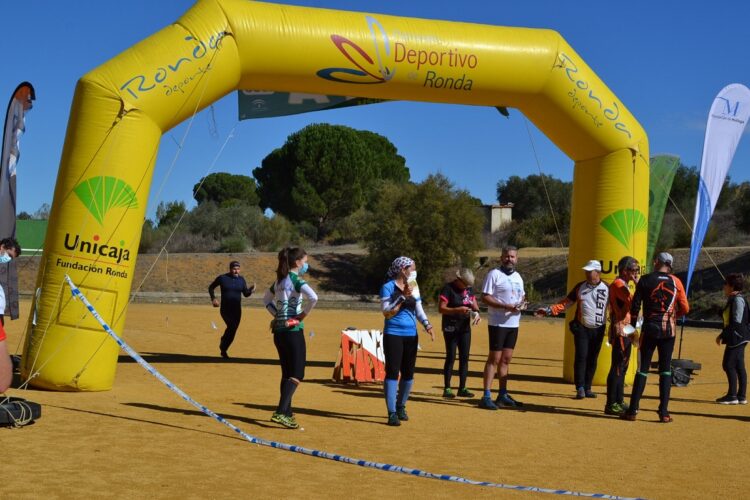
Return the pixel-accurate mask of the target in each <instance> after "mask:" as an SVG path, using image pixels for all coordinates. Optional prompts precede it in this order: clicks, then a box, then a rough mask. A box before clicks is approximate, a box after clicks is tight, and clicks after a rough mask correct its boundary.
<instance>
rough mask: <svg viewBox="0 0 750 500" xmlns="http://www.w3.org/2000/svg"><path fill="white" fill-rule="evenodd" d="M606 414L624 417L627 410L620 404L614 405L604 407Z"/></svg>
mask: <svg viewBox="0 0 750 500" xmlns="http://www.w3.org/2000/svg"><path fill="white" fill-rule="evenodd" d="M604 413H606V414H607V415H622V414H623V413H625V408H623V407H622V406H621V405H620V403H612V404H609V405H606V406H605V407H604Z"/></svg>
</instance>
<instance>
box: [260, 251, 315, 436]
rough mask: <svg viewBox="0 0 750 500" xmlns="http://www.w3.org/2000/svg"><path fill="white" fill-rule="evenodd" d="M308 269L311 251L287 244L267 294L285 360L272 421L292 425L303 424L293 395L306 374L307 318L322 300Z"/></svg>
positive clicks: (277, 342) (276, 341)
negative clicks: (296, 414) (307, 275)
mask: <svg viewBox="0 0 750 500" xmlns="http://www.w3.org/2000/svg"><path fill="white" fill-rule="evenodd" d="M308 269H309V266H308V264H307V252H305V251H304V250H303V249H301V248H298V247H287V248H284V249H283V250H281V251H280V252H279V265H278V267H277V268H276V281H275V282H274V283H273V284H272V285H271V287H270V288H269V289H268V290H267V291H266V294H265V296H264V297H263V304H264V305H265V306H266V310H267V311H268V312H269V313H271V316H273V320H271V331H272V332H273V343H274V345H275V346H276V351H277V352H278V353H279V363H280V364H281V384H280V387H279V389H280V396H279V404H278V406H277V407H276V411H275V412H274V413H273V415H272V416H271V421H272V422H276V423H277V424H281V425H283V426H284V427H287V428H289V429H297V428H299V424H298V423H297V420H296V419H295V418H294V413H293V412H292V396H293V395H294V392H295V391H296V390H297V387H298V386H299V385H300V384H301V383H302V380H303V379H304V378H305V362H306V357H307V352H306V346H305V332H304V328H305V325H304V323H303V320H304V319H305V318H306V317H307V315H308V314H310V311H312V309H313V307H315V303H316V302H317V301H318V296H317V295H316V294H315V292H314V291H313V289H312V288H311V287H310V285H308V284H307V282H305V280H303V279H302V275H303V274H305V273H306V272H307V271H308Z"/></svg>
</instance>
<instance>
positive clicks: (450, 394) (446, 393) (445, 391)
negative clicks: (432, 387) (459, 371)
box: [443, 387, 456, 399]
mask: <svg viewBox="0 0 750 500" xmlns="http://www.w3.org/2000/svg"><path fill="white" fill-rule="evenodd" d="M443 397H444V398H448V399H453V398H455V397H456V395H455V394H453V390H451V388H450V387H446V388H445V389H443Z"/></svg>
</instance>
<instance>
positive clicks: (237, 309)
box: [208, 260, 255, 359]
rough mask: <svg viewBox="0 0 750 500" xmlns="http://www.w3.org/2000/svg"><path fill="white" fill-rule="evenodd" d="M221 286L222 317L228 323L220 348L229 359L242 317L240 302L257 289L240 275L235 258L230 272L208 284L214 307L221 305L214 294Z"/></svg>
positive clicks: (231, 263) (222, 355) (225, 357)
mask: <svg viewBox="0 0 750 500" xmlns="http://www.w3.org/2000/svg"><path fill="white" fill-rule="evenodd" d="M217 286H218V287H219V289H220V290H221V309H219V312H220V313H221V319H223V320H224V323H226V325H227V328H226V330H224V335H222V336H221V342H220V343H219V350H220V351H221V357H222V358H224V359H229V355H228V354H227V350H228V349H229V346H230V345H232V342H233V341H234V335H235V334H236V333H237V328H239V326H240V319H241V318H242V308H241V306H240V302H241V301H242V296H243V295H244V296H245V297H249V296H250V295H252V293H253V290H255V284H252V285H251V286H250V287H248V286H247V283H246V282H245V278H243V277H242V276H240V263H239V262H237V261H236V260H233V261H232V262H230V263H229V272H228V273H226V274H221V275H219V276H217V277H216V279H215V280H214V281H213V282H212V283H211V284H210V285H208V295H209V296H210V297H211V303H212V304H213V306H214V307H219V299H217V298H216V296H215V295H214V289H215V288H216V287H217Z"/></svg>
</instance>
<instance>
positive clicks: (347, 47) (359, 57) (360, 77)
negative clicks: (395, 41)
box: [317, 16, 396, 84]
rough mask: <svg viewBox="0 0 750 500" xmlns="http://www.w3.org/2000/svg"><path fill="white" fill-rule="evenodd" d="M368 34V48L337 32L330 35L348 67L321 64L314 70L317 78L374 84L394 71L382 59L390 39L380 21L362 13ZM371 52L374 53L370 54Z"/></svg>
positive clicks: (388, 55)
mask: <svg viewBox="0 0 750 500" xmlns="http://www.w3.org/2000/svg"><path fill="white" fill-rule="evenodd" d="M365 19H366V20H367V25H368V27H369V28H370V36H371V37H372V52H371V53H368V52H367V51H366V50H365V49H363V48H362V47H360V46H359V45H357V44H356V43H354V42H352V41H351V40H349V39H348V38H346V37H343V36H341V35H331V41H332V42H333V44H334V45H335V46H336V48H337V49H339V51H340V52H341V54H343V56H344V57H345V58H346V59H347V60H348V61H349V63H350V65H349V67H335V68H324V69H321V70H319V71H318V72H317V75H318V76H319V77H320V78H324V79H326V80H330V81H332V82H339V83H357V84H377V83H386V82H388V81H390V80H391V79H392V78H393V75H394V74H395V73H396V70H395V68H394V69H390V68H388V67H387V66H386V65H385V59H386V58H387V57H390V55H391V43H390V40H389V39H388V34H387V33H386V32H385V28H383V25H382V24H380V22H379V21H378V20H377V19H375V18H374V17H371V16H365ZM373 52H374V55H373V54H372V53H373Z"/></svg>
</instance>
